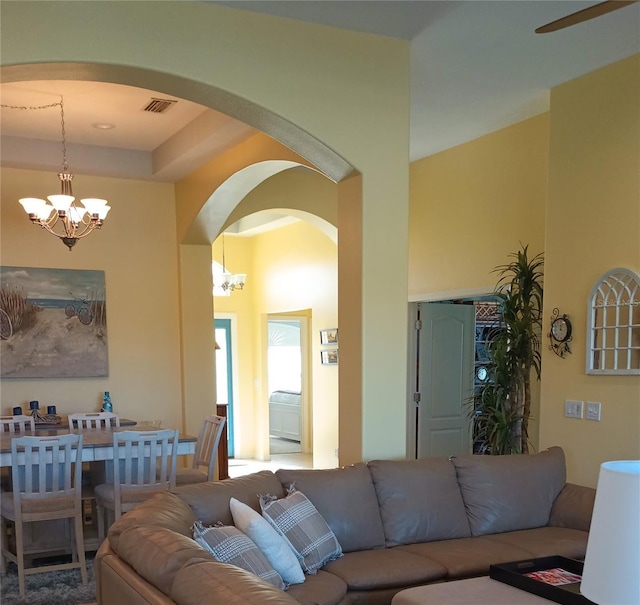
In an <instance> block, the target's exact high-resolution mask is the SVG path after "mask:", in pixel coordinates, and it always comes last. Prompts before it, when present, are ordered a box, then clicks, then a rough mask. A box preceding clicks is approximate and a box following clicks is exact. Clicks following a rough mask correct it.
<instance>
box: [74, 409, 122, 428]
mask: <svg viewBox="0 0 640 605" xmlns="http://www.w3.org/2000/svg"><path fill="white" fill-rule="evenodd" d="M68 423H69V430H74V429H77V430H79V431H81V430H85V429H108V428H120V416H118V414H114V413H113V412H89V413H83V414H80V413H78V414H69V416H68Z"/></svg>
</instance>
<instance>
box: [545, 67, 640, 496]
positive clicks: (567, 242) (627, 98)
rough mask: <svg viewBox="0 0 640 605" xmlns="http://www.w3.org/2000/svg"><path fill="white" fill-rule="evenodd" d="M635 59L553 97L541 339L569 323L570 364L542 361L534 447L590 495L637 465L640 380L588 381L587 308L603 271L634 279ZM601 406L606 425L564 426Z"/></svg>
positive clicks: (637, 185) (639, 164)
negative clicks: (617, 468) (556, 449)
mask: <svg viewBox="0 0 640 605" xmlns="http://www.w3.org/2000/svg"><path fill="white" fill-rule="evenodd" d="M639 108H640V55H635V56H633V57H630V58H628V59H625V60H623V61H619V62H617V63H614V64H612V65H610V66H607V67H605V68H603V69H600V70H597V71H595V72H592V73H590V74H587V75H585V76H583V77H581V78H578V79H576V80H572V81H571V82H568V83H565V84H563V85H561V86H558V87H556V88H554V89H553V90H552V92H551V147H550V173H549V199H548V204H547V227H546V240H547V246H546V264H545V295H544V306H545V312H544V315H545V318H546V321H545V329H547V330H548V327H549V318H550V317H551V312H552V310H553V309H554V308H556V307H557V308H558V309H559V310H560V313H566V314H568V315H569V317H570V319H571V321H572V323H573V340H572V341H571V343H570V346H571V354H570V355H566V356H565V358H563V359H561V358H559V357H557V356H556V355H554V354H553V353H552V352H550V351H549V350H548V349H546V350H544V351H543V359H542V364H543V381H542V393H541V401H542V403H541V406H542V407H541V426H540V445H541V447H547V446H551V445H560V446H562V447H563V448H564V450H565V455H566V456H567V466H568V478H569V480H570V481H573V482H575V483H580V484H583V485H591V486H595V485H596V482H597V478H598V473H599V467H600V464H601V463H602V462H604V461H607V460H619V459H638V458H640V376H591V375H587V374H586V370H585V366H586V343H587V329H588V326H587V304H588V297H589V294H590V292H591V288H592V287H593V286H594V284H595V283H596V281H597V280H598V279H599V278H600V277H601V276H602V275H603V274H604V273H605V272H606V271H608V270H609V269H613V268H615V267H626V268H629V269H631V270H633V271H635V272H637V273H640V243H639V242H640V178H639V175H640V111H639ZM566 399H571V400H579V401H584V402H585V405H586V402H587V401H597V402H600V403H601V404H602V420H601V421H600V422H594V421H590V420H586V419H581V420H579V419H572V418H565V417H564V401H565V400H566Z"/></svg>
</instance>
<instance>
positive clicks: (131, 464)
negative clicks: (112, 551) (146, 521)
mask: <svg viewBox="0 0 640 605" xmlns="http://www.w3.org/2000/svg"><path fill="white" fill-rule="evenodd" d="M178 435H179V432H178V431H176V430H172V429H165V430H160V431H121V432H117V433H113V469H112V474H113V480H112V481H108V482H107V483H102V484H100V485H97V486H96V487H95V488H94V493H95V497H96V505H97V516H98V537H99V539H100V541H102V540H104V536H105V509H108V510H109V511H113V514H114V521H115V520H117V519H119V518H120V516H121V515H122V513H125V512H127V511H129V510H131V509H133V508H135V507H136V506H137V505H138V504H140V502H143V501H144V500H146V499H147V498H150V497H151V496H153V495H155V494H157V493H158V492H162V491H167V490H169V489H170V488H173V487H175V485H176V461H177V456H178Z"/></svg>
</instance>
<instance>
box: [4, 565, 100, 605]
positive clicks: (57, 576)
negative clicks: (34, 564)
mask: <svg viewBox="0 0 640 605" xmlns="http://www.w3.org/2000/svg"><path fill="white" fill-rule="evenodd" d="M87 572H88V575H89V582H88V584H87V585H86V586H83V585H82V579H81V577H80V570H79V569H68V570H66V569H65V570H64V571H52V572H50V573H37V574H33V575H29V576H27V577H26V579H25V583H26V600H25V601H21V600H20V594H19V592H18V568H17V567H16V566H15V565H14V564H13V563H9V564H8V565H7V573H6V574H3V575H2V576H1V577H0V602H1V603H2V605H85V604H88V603H95V602H96V586H95V582H94V577H93V557H87Z"/></svg>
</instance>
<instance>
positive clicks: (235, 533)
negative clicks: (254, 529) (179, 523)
mask: <svg viewBox="0 0 640 605" xmlns="http://www.w3.org/2000/svg"><path fill="white" fill-rule="evenodd" d="M193 539H194V540H195V541H196V542H197V543H198V544H199V545H200V546H202V547H203V548H204V549H205V550H207V551H209V552H210V553H211V554H212V555H213V557H214V559H216V561H220V562H222V563H230V564H231V565H235V566H236V567H241V568H242V569H245V570H247V571H250V572H251V573H253V574H255V575H256V576H258V577H259V578H262V579H263V580H264V581H265V582H269V584H273V585H274V586H276V587H277V588H280V589H281V590H284V588H285V585H284V582H283V581H282V577H281V576H280V574H279V573H278V572H277V571H276V570H275V569H274V568H273V566H272V565H271V563H269V561H268V560H267V558H266V557H265V556H264V555H263V554H262V552H261V551H260V549H259V548H258V547H257V546H256V545H255V544H254V543H253V541H252V540H251V539H250V538H249V537H248V536H246V535H245V534H243V533H242V532H241V531H240V530H239V529H237V528H236V527H232V526H223V525H216V526H214V527H205V526H204V525H203V524H202V523H201V522H200V521H196V522H195V523H194V524H193Z"/></svg>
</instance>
